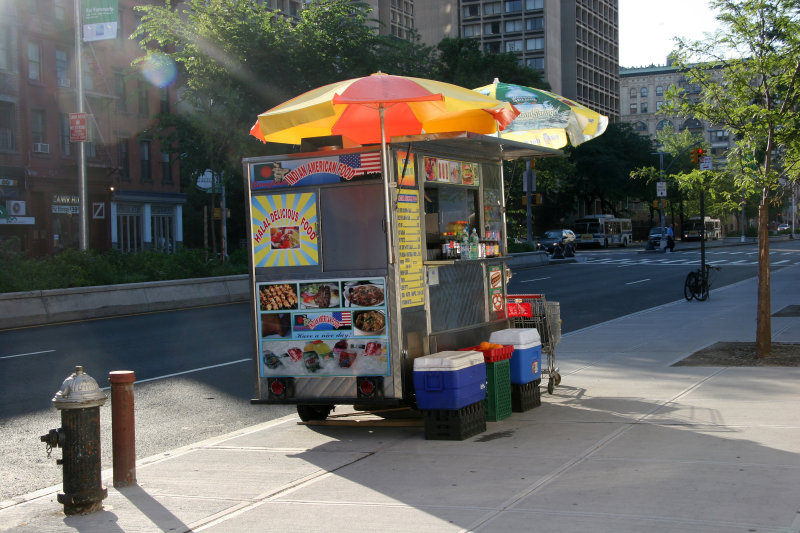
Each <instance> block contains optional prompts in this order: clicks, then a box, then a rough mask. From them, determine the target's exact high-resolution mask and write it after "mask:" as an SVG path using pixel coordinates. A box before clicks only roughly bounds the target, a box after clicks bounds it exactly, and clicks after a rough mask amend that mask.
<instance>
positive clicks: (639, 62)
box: [619, 0, 717, 67]
mask: <svg viewBox="0 0 800 533" xmlns="http://www.w3.org/2000/svg"><path fill="white" fill-rule="evenodd" d="M716 27H717V21H716V19H715V18H714V12H713V11H711V8H710V7H708V1H707V0H619V64H620V66H621V67H646V66H649V65H665V64H666V63H667V54H669V53H670V52H671V51H672V50H673V49H674V48H675V42H674V41H673V40H672V38H673V37H686V38H689V39H692V40H700V39H703V38H704V35H703V34H704V33H706V32H709V33H712V32H713V31H714V30H715V29H716Z"/></svg>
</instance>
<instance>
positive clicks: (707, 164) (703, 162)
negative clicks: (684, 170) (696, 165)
mask: <svg viewBox="0 0 800 533" xmlns="http://www.w3.org/2000/svg"><path fill="white" fill-rule="evenodd" d="M713 168H714V164H713V163H712V162H711V156H710V155H706V156H703V157H701V158H700V170H712V169H713Z"/></svg>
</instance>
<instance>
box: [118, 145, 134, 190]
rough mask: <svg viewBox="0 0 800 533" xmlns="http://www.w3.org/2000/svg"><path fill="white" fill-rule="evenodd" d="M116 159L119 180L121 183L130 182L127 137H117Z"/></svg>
mask: <svg viewBox="0 0 800 533" xmlns="http://www.w3.org/2000/svg"><path fill="white" fill-rule="evenodd" d="M117 159H118V160H119V179H120V180H121V181H130V179H131V162H130V157H129V155H128V138H127V137H119V139H118V140H117Z"/></svg>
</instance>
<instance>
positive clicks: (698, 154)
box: [692, 148, 705, 165]
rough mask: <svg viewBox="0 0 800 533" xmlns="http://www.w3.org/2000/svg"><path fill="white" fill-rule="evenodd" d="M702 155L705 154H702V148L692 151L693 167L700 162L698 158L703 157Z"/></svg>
mask: <svg viewBox="0 0 800 533" xmlns="http://www.w3.org/2000/svg"><path fill="white" fill-rule="evenodd" d="M704 153H705V152H703V149H702V148H697V149H695V150H692V163H694V164H695V165H696V164H698V163H699V162H700V158H701V157H703V154H704Z"/></svg>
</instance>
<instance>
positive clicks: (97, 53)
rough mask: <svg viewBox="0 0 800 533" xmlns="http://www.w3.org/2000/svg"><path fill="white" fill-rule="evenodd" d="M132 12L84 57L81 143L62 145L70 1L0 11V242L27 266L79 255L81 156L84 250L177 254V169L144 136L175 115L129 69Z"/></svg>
mask: <svg viewBox="0 0 800 533" xmlns="http://www.w3.org/2000/svg"><path fill="white" fill-rule="evenodd" d="M134 3H135V2H133V1H132V0H119V12H118V16H119V21H118V25H119V27H118V31H117V35H116V38H114V39H108V40H103V41H96V42H93V43H84V44H83V45H82V54H81V55H82V56H83V57H82V70H83V76H82V79H83V91H84V110H85V112H86V113H87V131H88V141H87V142H84V143H78V142H71V141H70V122H69V114H70V113H74V112H76V111H77V110H78V96H77V89H76V88H77V80H76V68H75V59H76V58H75V55H76V54H75V29H74V24H75V22H74V19H75V17H74V3H73V0H30V1H16V2H3V3H2V4H0V9H2V13H0V206H3V207H5V211H6V213H5V214H6V216H3V217H0V241H3V242H12V243H16V244H14V245H16V246H19V247H20V248H21V249H22V250H24V251H27V252H28V253H29V254H30V255H33V256H40V255H49V254H53V253H57V252H59V251H60V250H63V249H66V248H78V247H79V242H80V234H79V233H80V218H79V217H80V210H79V192H78V189H79V183H78V180H79V177H78V176H79V169H78V157H77V155H78V153H79V152H78V151H79V150H81V149H83V150H84V151H85V154H86V176H87V193H88V207H89V213H88V233H89V241H88V244H89V247H90V248H91V249H95V250H107V249H111V248H117V249H120V250H124V251H138V250H144V249H159V250H163V251H171V250H174V249H176V247H177V246H180V244H181V243H182V241H183V227H182V222H181V214H182V207H181V206H182V205H183V203H184V202H185V199H186V198H185V195H184V194H182V193H181V192H180V178H179V169H178V167H177V164H174V162H173V161H172V160H171V159H170V155H169V154H168V152H167V150H163V151H162V150H161V146H160V145H159V142H158V140H157V139H156V138H155V136H154V135H153V134H152V133H151V132H150V129H149V128H150V127H151V125H152V122H153V117H154V116H155V115H156V114H158V113H160V112H170V111H172V109H173V107H174V105H175V98H176V94H175V87H174V83H173V82H174V77H170V76H169V73H168V72H167V73H166V75H165V73H164V72H160V73H154V72H149V73H147V72H145V73H143V72H142V71H138V70H136V69H133V68H131V60H132V59H133V58H134V57H137V56H140V55H141V54H142V50H141V49H140V48H139V46H138V45H137V44H136V43H135V42H134V41H131V40H130V39H129V36H130V34H131V33H132V31H133V29H134V28H135V27H136V25H137V23H138V20H137V15H136V13H135V12H134V11H133V5H134ZM168 70H169V69H167V71H168ZM144 74H148V75H144Z"/></svg>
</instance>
